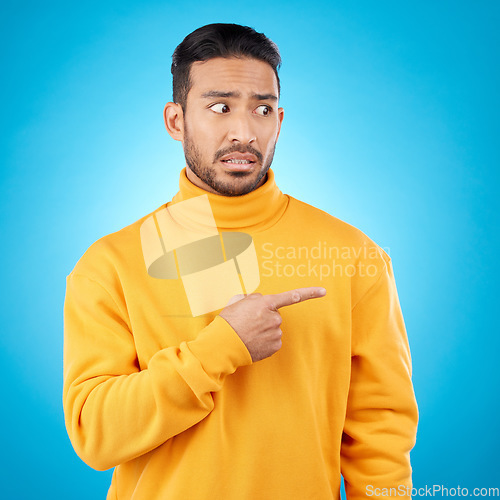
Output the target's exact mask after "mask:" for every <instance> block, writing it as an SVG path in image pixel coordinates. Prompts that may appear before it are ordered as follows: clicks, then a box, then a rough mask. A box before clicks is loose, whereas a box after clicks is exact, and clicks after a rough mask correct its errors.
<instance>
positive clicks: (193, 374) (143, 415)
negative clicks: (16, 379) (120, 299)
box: [63, 273, 252, 470]
mask: <svg viewBox="0 0 500 500" xmlns="http://www.w3.org/2000/svg"><path fill="white" fill-rule="evenodd" d="M134 333H135V332H134ZM251 363H252V358H251V356H250V353H249V352H248V350H247V348H246V346H245V344H244V343H243V342H242V341H241V339H240V338H239V337H238V335H237V334H236V332H235V331H234V330H233V329H232V328H231V326H230V325H229V324H228V323H227V322H226V321H225V320H224V319H223V318H222V317H220V316H216V317H215V318H214V320H213V321H212V322H211V323H210V324H209V325H207V326H206V327H205V328H203V329H202V330H201V331H200V332H199V334H198V335H197V337H196V338H195V339H194V340H191V341H188V342H182V343H181V344H180V345H178V346H172V347H168V348H164V349H162V350H160V351H158V352H157V353H156V354H155V355H154V356H152V358H151V359H150V361H149V364H148V367H147V369H144V370H140V369H139V366H138V362H137V354H136V350H135V345H134V335H133V332H131V331H130V329H129V327H128V326H127V323H126V321H125V320H124V317H123V314H122V313H121V311H120V309H119V307H118V306H117V305H116V302H115V301H114V300H113V298H112V296H111V295H110V294H109V292H108V291H107V290H106V289H105V288H104V287H103V286H102V285H101V284H99V283H98V282H97V281H95V280H93V279H90V278H88V277H86V276H84V275H79V274H75V273H72V274H70V275H69V276H68V277H67V288H66V297H65V303H64V388H63V406H64V412H65V422H66V428H67V431H68V434H69V437H70V439H71V442H72V444H73V446H74V448H75V451H76V452H77V454H78V455H79V456H80V457H81V458H82V460H83V461H85V462H86V463H87V464H88V465H90V466H91V467H93V468H95V469H98V470H105V469H108V468H111V467H114V466H116V465H118V464H121V463H124V462H126V461H128V460H131V459H133V458H136V457H138V456H141V455H143V454H145V453H147V452H149V451H151V450H152V449H154V448H156V447H157V446H159V445H161V444H163V443H164V442H165V441H167V440H168V439H169V438H171V437H173V436H175V435H177V434H179V433H181V432H183V431H184V430H186V429H188V428H190V427H192V426H194V425H195V424H197V423H198V422H200V421H201V420H202V419H203V418H205V417H206V416H207V415H208V414H209V413H210V412H211V411H212V409H213V408H214V400H213V396H212V393H214V392H217V391H220V390H221V388H222V386H223V381H224V378H225V376H227V375H229V374H231V373H234V372H235V371H236V369H237V368H238V367H239V366H243V365H248V364H251Z"/></svg>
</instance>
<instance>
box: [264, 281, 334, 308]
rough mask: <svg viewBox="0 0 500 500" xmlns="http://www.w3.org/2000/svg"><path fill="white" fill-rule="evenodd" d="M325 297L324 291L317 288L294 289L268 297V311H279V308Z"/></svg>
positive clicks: (321, 288)
mask: <svg viewBox="0 0 500 500" xmlns="http://www.w3.org/2000/svg"><path fill="white" fill-rule="evenodd" d="M324 295H326V290H325V289H324V288H323V287H319V286H309V287H305V288H295V289H294V290H288V291H287V292H281V293H275V294H271V295H268V300H269V307H270V309H274V310H276V309H279V308H280V307H284V306H290V305H292V304H297V303H299V302H304V300H309V299H315V298H318V297H323V296H324Z"/></svg>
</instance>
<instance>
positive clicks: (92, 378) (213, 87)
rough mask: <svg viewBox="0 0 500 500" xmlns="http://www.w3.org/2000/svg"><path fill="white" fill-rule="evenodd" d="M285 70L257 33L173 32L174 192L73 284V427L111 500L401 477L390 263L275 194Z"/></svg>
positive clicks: (403, 344) (336, 225) (400, 346)
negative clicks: (177, 149)
mask: <svg viewBox="0 0 500 500" xmlns="http://www.w3.org/2000/svg"><path fill="white" fill-rule="evenodd" d="M279 65H280V56H279V53H278V49H277V48H276V46H275V45H274V44H273V43H272V42H271V41H270V40H269V39H267V38H266V37H265V36H264V35H262V34H260V33H257V32H255V31H254V30H253V29H251V28H248V27H243V26H238V25H232V24H213V25H208V26H204V27H202V28H199V29H198V30H196V31H194V32H193V33H191V34H190V35H188V36H187V37H186V38H185V39H184V41H183V42H182V43H181V44H180V45H179V46H178V47H177V49H176V50H175V52H174V56H173V64H172V73H173V90H174V102H171V103H168V104H167V105H166V107H165V111H164V116H165V125H166V128H167V131H168V133H169V134H170V135H171V136H172V137H173V138H174V139H175V140H178V141H181V142H182V145H183V148H184V153H185V157H186V167H185V168H184V169H183V170H182V171H181V174H180V189H179V192H178V193H177V194H176V195H175V196H174V198H173V199H172V201H171V202H169V203H167V204H165V205H162V206H161V207H159V208H157V209H156V210H155V211H154V212H152V213H150V214H148V215H146V216H145V217H143V218H141V219H140V220H138V221H137V222H135V223H133V224H131V225H130V226H128V227H125V228H124V229H122V230H120V231H118V232H116V233H113V234H111V235H108V236H106V237H104V238H101V239H100V240H98V241H97V242H96V243H94V244H93V245H92V246H91V247H90V248H89V249H88V250H87V252H86V253H85V254H84V256H83V257H82V258H81V259H80V260H79V262H78V263H77V264H76V266H75V268H74V269H73V271H72V272H71V273H70V275H69V276H68V278H67V291H66V299H65V311H64V313H65V352H64V356H65V358H64V364H65V367H64V409H65V415H66V425H67V429H68V433H69V436H70V438H71V440H72V443H73V445H74V447H75V450H76V451H77V453H78V454H79V455H80V457H81V458H82V459H83V460H84V461H85V462H87V463H88V464H89V465H90V466H91V467H94V468H96V469H108V468H111V467H115V471H114V474H113V479H112V484H111V487H110V490H109V493H108V498H114V499H116V498H118V499H131V498H134V499H168V500H175V499H183V500H185V499H189V500H191V499H196V500H197V499H207V500H208V499H211V500H212V499H217V500H219V499H231V500H234V499H241V500H247V499H248V500H250V499H251V500H256V499H257V500H265V499H269V500H271V499H272V500H290V499H298V500H302V499H307V500H310V499H321V500H325V499H333V498H335V499H337V498H339V491H340V482H341V474H342V475H343V477H344V480H345V487H346V492H347V496H348V498H362V497H365V496H366V495H370V496H372V495H376V494H378V493H382V494H384V493H386V492H387V491H389V490H388V488H397V491H398V495H399V496H401V495H402V494H403V493H407V492H408V488H409V487H411V467H410V462H409V452H410V450H411V448H412V447H413V445H414V442H415V433H416V425H417V407H416V403H415V398H414V394H413V389H412V384H411V364H410V354H409V348H408V341H407V337H406V333H405V327H404V323H403V318H402V315H401V310H400V306H399V302H398V297H397V292H396V288H395V282H394V277H393V272H392V265H391V260H390V258H389V256H388V255H387V254H386V253H385V252H384V251H383V250H382V249H381V248H379V247H378V246H377V245H376V244H375V243H374V242H372V241H371V240H370V239H369V238H368V237H367V236H365V235H364V234H363V233H362V232H360V231H359V230H357V229H355V228H353V227H352V226H350V225H348V224H346V223H344V222H342V221H340V220H338V219H336V218H334V217H332V216H330V215H328V214H326V213H325V212H322V211H320V210H318V209H316V208H314V207H311V206H310V205H307V204H305V203H302V202H300V201H298V200H296V199H294V198H292V197H290V196H287V195H284V194H283V193H282V192H281V191H280V190H279V189H278V187H277V185H276V182H275V176H274V172H273V170H272V169H270V166H271V162H272V159H273V154H274V148H275V145H276V141H277V140H278V136H279V133H280V128H281V123H282V121H283V109H282V108H279V107H278V99H279V92H280V87H279V79H278V73H277V70H278V67H279ZM304 168H306V166H304ZM385 488H387V490H385ZM377 492H378V493H377ZM393 495H394V494H393Z"/></svg>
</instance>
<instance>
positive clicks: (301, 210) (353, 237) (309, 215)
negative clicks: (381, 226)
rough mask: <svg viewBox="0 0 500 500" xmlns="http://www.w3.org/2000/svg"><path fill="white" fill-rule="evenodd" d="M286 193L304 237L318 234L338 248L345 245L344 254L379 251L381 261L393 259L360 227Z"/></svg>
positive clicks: (363, 253) (292, 215)
mask: <svg viewBox="0 0 500 500" xmlns="http://www.w3.org/2000/svg"><path fill="white" fill-rule="evenodd" d="M287 196H288V197H289V199H290V203H289V210H287V212H288V214H287V215H288V217H290V218H293V220H294V221H295V224H296V225H297V226H300V229H301V233H302V232H303V234H304V237H306V236H307V237H309V238H311V237H314V236H315V237H316V239H318V238H319V239H321V240H322V241H323V243H324V244H329V245H333V246H335V247H336V248H337V249H338V248H339V247H340V248H344V250H345V252H344V255H345V257H347V254H348V253H349V251H351V253H352V256H353V257H356V256H358V257H363V255H364V256H366V255H367V254H368V253H371V258H373V257H375V254H376V255H377V257H379V258H380V259H381V261H384V262H387V263H388V262H389V261H390V256H389V255H388V253H387V252H386V251H385V250H384V249H383V248H382V247H381V246H379V245H378V244H377V243H376V242H375V241H373V240H372V239H371V238H370V237H369V236H368V235H367V234H365V233H364V232H363V231H362V230H361V229H359V228H357V227H355V226H353V225H352V224H349V223H348V222H346V221H343V220H341V219H339V218H338V217H335V216H333V215H331V214H329V213H328V212H325V211H324V210H321V209H320V208H317V207H314V206H312V205H309V204H308V203H305V202H303V201H301V200H298V199H296V198H293V197H292V196H289V195H287ZM364 248H366V251H363V252H359V249H364ZM356 249H358V251H356ZM369 251H370V252H369Z"/></svg>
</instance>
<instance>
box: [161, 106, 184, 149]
mask: <svg viewBox="0 0 500 500" xmlns="http://www.w3.org/2000/svg"><path fill="white" fill-rule="evenodd" d="M163 119H164V120H165V128H166V129H167V132H168V133H169V134H170V136H171V137H172V139H175V140H176V141H181V142H182V141H184V112H183V111H182V107H181V105H180V104H176V103H175V102H167V104H165V109H164V110H163Z"/></svg>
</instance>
